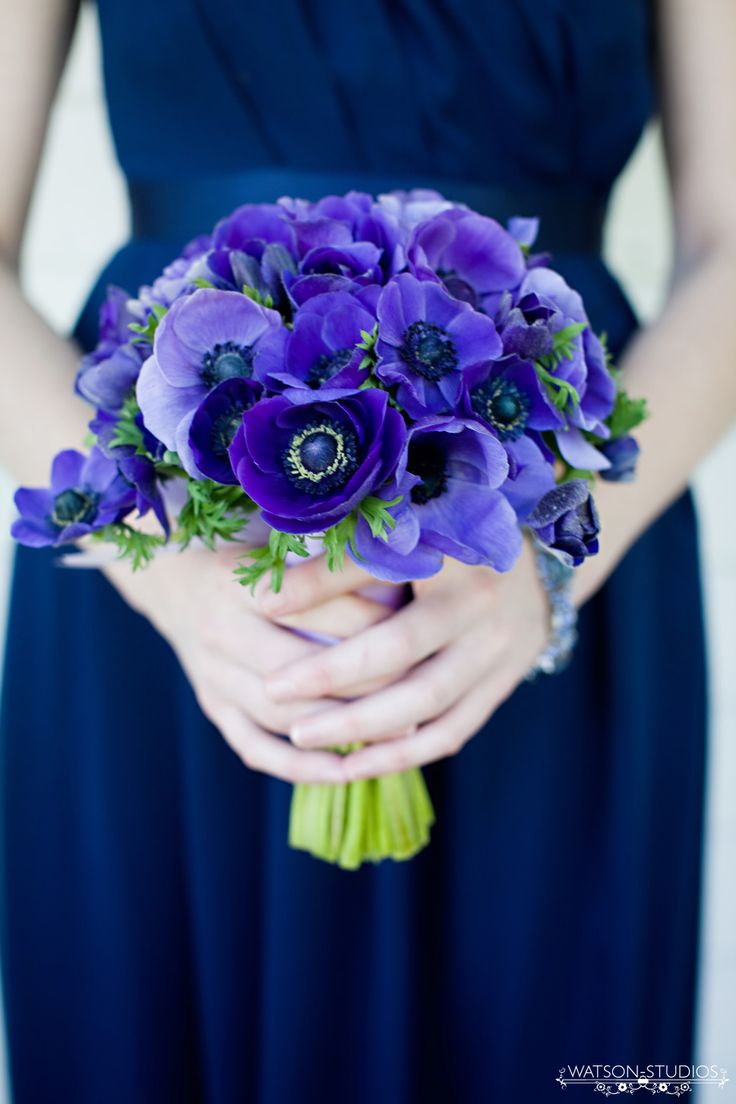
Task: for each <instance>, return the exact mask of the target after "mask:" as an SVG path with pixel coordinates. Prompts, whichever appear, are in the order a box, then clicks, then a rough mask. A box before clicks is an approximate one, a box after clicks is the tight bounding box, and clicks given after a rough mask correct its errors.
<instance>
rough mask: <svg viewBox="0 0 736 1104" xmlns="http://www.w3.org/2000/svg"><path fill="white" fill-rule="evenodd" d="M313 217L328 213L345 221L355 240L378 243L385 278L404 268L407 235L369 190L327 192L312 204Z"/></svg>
mask: <svg viewBox="0 0 736 1104" xmlns="http://www.w3.org/2000/svg"><path fill="white" fill-rule="evenodd" d="M310 217H311V218H314V217H325V218H328V219H332V220H334V221H336V222H340V223H343V224H344V225H346V226H347V227H348V229H349V231H350V235H351V238H352V240H353V241H354V242H371V243H372V244H373V245H375V246H378V248H379V249H380V251H381V257H380V266H381V273H382V277H383V279H388V277H390V276H393V275H394V274H395V273H397V272H400V271H401V269H403V268H404V266H405V264H406V250H405V235H404V233H403V232H402V229H401V227H400V225H399V221H398V219H397V218H396V216H395V214H392V213H391V212H390V211H389V210H388V209H387V208H386V207H385V206H383V205H381V204H380V203H377V202H376V200H374V198H373V196H371V195H369V194H368V193H367V192H347V193H346V194H345V195H343V196H337V195H328V196H324V198H322V199H320V200H318V201H317V202H316V203H314V204H313V205H312V207H311V210H310ZM383 279H382V281H381V282H383Z"/></svg>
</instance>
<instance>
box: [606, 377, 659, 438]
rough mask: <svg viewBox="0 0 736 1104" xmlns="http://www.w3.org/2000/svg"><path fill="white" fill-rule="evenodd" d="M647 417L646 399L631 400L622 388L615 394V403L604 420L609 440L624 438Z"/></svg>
mask: <svg viewBox="0 0 736 1104" xmlns="http://www.w3.org/2000/svg"><path fill="white" fill-rule="evenodd" d="M647 417H649V411H648V410H647V400H646V399H632V398H630V397H629V395H627V393H626V392H625V391H624V389H623V388H622V387H620V388H619V389H618V391H617V392H616V402H615V405H614V407H613V410H612V411H611V413H610V414H609V416H608V418H606V425H607V426H608V427H609V429H610V430H611V437H610V440H612V441H615V440H616V438H617V437H625V436H626V434H627V433H631V431H632V429H636V427H637V426H638V425H641V423H642V422H643V421H644V419H645V418H647Z"/></svg>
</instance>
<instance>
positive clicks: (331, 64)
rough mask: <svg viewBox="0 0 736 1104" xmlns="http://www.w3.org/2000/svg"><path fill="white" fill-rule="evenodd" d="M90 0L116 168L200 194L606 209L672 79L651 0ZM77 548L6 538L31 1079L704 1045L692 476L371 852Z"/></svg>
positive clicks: (298, 1086) (161, 1089)
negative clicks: (474, 188)
mask: <svg viewBox="0 0 736 1104" xmlns="http://www.w3.org/2000/svg"><path fill="white" fill-rule="evenodd" d="M97 6H98V10H99V17H100V22H101V29H102V39H103V49H104V75H105V82H106V94H107V99H108V105H109V113H110V119H111V124H112V129H113V134H114V138H115V143H116V148H117V153H118V156H119V159H120V163H121V166H122V168H123V171H124V172H125V173H126V175H127V177H128V178H129V179H130V180H131V181H144V182H151V181H156V180H158V179H167V180H176V181H179V182H180V184H181V190H182V194H184V193H186V195H187V209H188V211H189V213H190V214H191V210H192V204H194V205H195V208H196V204H197V202H198V200H197V196H198V194H199V192H198V189H199V187H200V184H201V180H202V178H203V177H208V178H211V177H213V176H217V175H224V176H226V175H228V174H233V173H239V174H248V173H260V174H262V175H261V177H259V179H262V180H263V179H268V173H269V172H275V173H277V174H278V176H279V179H286V180H288V178H289V173H290V172H293V173H294V174H300V179H301V180H303V179H304V174H305V173H308V174H311V179H312V180H313V187H314V189H315V191H316V193H317V194H319V188H320V173H324V174H325V175H327V174H334V173H341V174H345V176H346V178H349V179H350V180H354V182H355V186H356V187H361V186H364V185H365V182H366V181H370V180H371V179H372V178H375V177H377V176H380V177H381V178H382V179H387V178H388V179H392V178H395V179H397V180H401V181H405V180H407V179H413V180H415V182H416V184H417V185H418V186H420V185H422V184H423V183H424V182H425V181H427V180H433V181H434V180H437V179H444V180H447V181H448V189H449V192H448V194H450V193H451V191H452V183H453V181H458V182H459V181H464V182H477V183H479V184H486V185H494V186H499V187H503V188H505V189H507V190H510V189H511V190H512V189H518V190H519V192H520V193H521V192H524V193H525V194H528V193H529V192H530V191H531V190H535V189H536V190H537V191H539V192H540V193H548V192H555V193H560V192H564V193H566V194H568V195H571V196H573V197H577V198H578V199H579V200H580V203H581V204H604V203H605V201H606V199H607V196H608V193H609V191H610V188H611V186H612V184H613V182H614V180H615V179H616V177H617V175H618V174H619V172H620V171H621V169H622V167H623V165H624V164H625V162H626V160H627V158H628V156H629V154H630V152H631V150H632V149H633V147H634V145H635V144H636V141H637V139H638V137H639V134H640V132H641V129H642V126H643V124H644V123H645V121H646V120H647V118H648V116H649V114H650V112H651V110H652V102H653V92H652V76H651V53H652V49H651V41H650V39H651V27H650V25H649V5H648V4H647V3H645V0H618V2H617V3H615V4H602V3H598V4H591V3H590V2H589V0H362V2H361V3H360V4H359V5H349V4H345V3H342V2H340V0H271V2H269V3H268V4H255V3H252V2H250V0H156V3H155V4H151V3H146V4H144V3H143V2H142V0H99V2H98V5H97ZM80 171H84V170H83V167H81V166H80ZM263 174H265V176H264V175H263ZM323 190H324V189H323ZM260 198H262V199H275V198H276V196H275V195H262V196H261V197H260ZM450 198H452V195H451V194H450ZM222 213H223V214H224V213H226V212H222ZM520 213H522V214H531V213H533V212H530V211H522V212H520ZM201 229H202V231H204V230H206V229H208V226H207V225H206V224H205V225H203V226H202V227H201ZM167 234H168V235H169V236H166V235H165V234H161V235H157V233H156V227H155V226H154V227H150V226H149V227H148V228H147V231H146V235H145V236H142V235H141V234H139V235H138V236H136V237H133V238H131V240H130V241H129V242H128V243H127V244H126V245H125V246H123V248H122V249H121V250H119V251H118V252H117V253H116V254H115V256H114V257H113V258H112V259H111V261H110V263H109V265H108V266H107V267H106V268H105V270H104V272H102V273H101V274H100V278H99V280H98V281H97V283H96V286H95V287H94V288H93V289H92V291H91V292H90V295H89V298H88V301H87V302H86V304H85V306H84V309H83V310H82V311H81V314H80V319H79V324H78V326H77V328H76V333H75V336H76V338H77V339H78V340H79V341H80V342H81V343H82V344H83V345H84V346H85V347H87V348H89V347H90V346H91V345H92V344H93V343H94V341H95V329H96V319H97V311H98V308H99V305H100V302H101V299H102V296H103V294H104V291H105V288H106V286H107V284H108V283H110V282H111V283H114V284H118V285H120V286H122V287H125V288H127V289H128V290H129V291H130V292H131V293H133V292H135V291H136V290H137V288H138V286H139V285H140V284H142V283H146V282H150V281H151V280H152V278H153V277H154V276H155V275H156V274H157V272H159V271H160V269H161V268H162V267H163V265H164V264H165V263H166V262H167V261H169V260H171V259H172V258H173V257H174V256H175V255H176V253H177V252H178V250H179V247H180V246H181V245H182V244H183V240H181V241H180V240H175V237H174V236H173V235H172V234H171V231H170V230H169V229H168V228H167ZM555 263H556V264H557V265H558V266H559V267H560V269H561V270H562V271H563V273H564V274H565V275H566V277H567V278H568V280H569V281H570V282H571V283H573V284H574V286H576V287H577V288H579V290H580V291H581V293H582V294H583V296H584V297H585V299H586V302H587V304H588V306H589V309H590V313H591V317H592V321H593V324H594V326H595V327H596V328H597V329H601V330H606V331H607V333H608V336H609V343H610V344H611V346H612V348H613V349H614V351H615V352H617V351H620V350H621V349H622V348H623V346H624V344H625V342H626V340H627V339H628V337H629V336H630V335H631V333H632V331H633V329H634V328H635V325H636V322H635V318H634V315H633V313H632V310H631V308H630V306H629V305H628V303H627V301H626V299H625V296H624V294H623V293H622V291H621V289H620V288H619V286H618V284H617V283H616V281H615V279H614V277H613V276H612V275H611V274H610V272H609V271H608V270H607V269H606V267H605V265H604V263H603V261H602V260H601V258H600V256H599V255H598V254H597V253H595V252H594V251H592V250H591V251H588V252H575V251H570V252H567V253H566V252H565V251H564V250H562V251H560V252H559V253H558V254H557V255H556V257H555ZM622 493H625V490H624V491H622ZM602 539H603V540H605V533H603V536H602ZM57 558H58V557H57V555H56V554H55V553H51V552H30V551H26V550H25V549H20V550H19V552H18V555H17V560H16V566H15V575H14V582H13V592H12V602H11V610H10V621H9V628H8V639H7V650H6V661H5V671H4V681H3V699H2V712H1V714H0V717H1V720H0V756H1V758H0V767H1V770H2V786H1V804H0V939H1V946H2V955H3V963H2V964H3V982H4V996H5V1003H6V1020H7V1030H8V1040H9V1054H10V1062H11V1073H12V1080H13V1085H14V1091H15V1101H16V1104H46V1102H49V1101H52V1100H53V1101H55V1102H56V1104H67V1102H68V1104H186V1102H190V1101H191V1102H197V1104H200V1102H201V1104H295V1102H297V1101H305V1102H310V1104H311V1102H312V1101H318V1100H320V1101H323V1102H324V1104H343V1102H345V1101H350V1104H373V1102H375V1101H379V1100H380V1101H381V1102H382V1104H418V1102H419V1101H427V1100H442V1101H462V1102H467V1104H480V1102H481V1101H485V1100H499V1101H501V1100H503V1101H510V1102H520V1104H525V1102H526V1101H534V1102H535V1104H536V1102H545V1101H548V1100H549V1101H557V1100H559V1099H560V1091H561V1090H560V1086H559V1084H557V1083H556V1082H555V1078H556V1076H557V1074H558V1071H559V1070H560V1068H561V1067H563V1066H565V1065H567V1064H569V1063H577V1064H586V1063H597V1062H599V1063H602V1062H611V1063H624V1064H625V1063H629V1064H632V1063H636V1062H639V1063H640V1064H646V1063H647V1062H652V1063H656V1062H667V1063H670V1064H673V1063H676V1062H688V1061H690V1060H691V1046H692V1026H693V1025H692V1019H693V998H694V986H695V978H696V947H697V917H698V890H699V882H700V870H701V821H702V789H703V764H704V746H705V740H704V732H705V720H704V717H705V690H704V686H705V680H704V670H703V639H702V626H701V606H700V593H699V583H698V563H697V534H696V528H695V520H694V515H693V509H692V502H691V499H690V496H689V495H684V496H683V497H682V498H681V499H680V500H679V501H677V502H676V503H675V504H674V505H673V506H672V507H671V508H670V509H669V510H668V511H667V512H666V513H665V514H664V516H662V517H661V518H660V520H658V521H657V522H656V524H655V525H653V526H652V527H651V529H650V530H649V531H648V532H647V533H646V534H645V535H644V536H643V537H642V538H641V539H640V540H639V541H638V542H637V543H636V545H635V546H634V547H633V548H632V550H631V551H630V552H629V554H628V555H627V556H626V558H625V560H624V561H623V562H622V563H621V565H620V566H619V567H618V569H617V570H616V571H615V573H614V575H613V576H612V577H611V579H610V580H609V581H608V583H607V584H606V585H605V587H604V588H603V589H602V590H601V591H600V592H599V593H598V594H597V595H596V596H595V598H594V599H593V600H592V601H590V602H589V603H588V604H587V606H586V607H585V608H584V610H583V612H582V616H581V632H580V643H579V646H578V648H577V652H576V654H575V657H574V660H573V662H572V664H571V666H570V667H569V668H568V669H567V670H566V671H565V672H564V673H563V674H561V675H559V676H556V677H554V678H540V679H539V680H537V681H536V682H534V683H530V684H524V685H522V686H521V687H520V688H519V689H518V690H517V691H516V692H515V693H514V694H513V696H512V697H511V699H510V700H509V701H507V702H506V703H505V704H504V705H503V706H502V707H501V708H500V709H499V710H498V712H497V713H496V714H495V715H494V716H493V718H492V719H491V720H490V722H489V723H488V724H486V726H485V727H484V728H483V729H482V731H481V732H479V733H478V734H477V736H476V737H475V738H474V739H473V740H472V741H471V742H470V743H469V744H468V745H467V746H466V748H465V749H464V750H463V751H462V753H461V754H459V755H457V756H455V757H453V758H451V759H447V760H445V761H442V762H440V763H436V764H433V765H432V766H430V767H429V768H428V769H427V771H426V778H427V782H428V786H429V789H430V792H431V795H432V799H433V802H434V804H435V807H436V811H437V823H436V826H435V828H434V829H433V835H432V842H431V844H430V846H429V847H428V848H427V849H426V850H425V851H424V852H423V853H422V854H420V855H419V856H418V857H417V858H415V859H414V860H412V861H411V862H408V863H402V864H392V863H385V864H383V865H381V866H379V867H367V868H363V869H361V870H360V871H358V872H355V873H346V872H344V871H341V870H338V869H335V868H332V867H330V866H328V865H326V864H323V863H320V862H318V861H316V860H314V859H312V858H311V857H309V856H307V855H305V854H302V853H297V852H294V851H290V850H289V848H288V846H287V843H286V839H287V820H288V810H289V800H290V787H289V786H287V785H286V784H284V783H281V782H279V781H276V780H273V779H270V778H267V777H265V776H262V775H259V774H256V773H253V772H250V771H249V770H247V769H246V768H245V767H244V766H243V765H242V763H241V762H240V761H239V759H237V757H236V756H235V755H234V753H233V752H232V751H231V750H230V749H229V748H228V746H227V745H226V744H225V742H224V740H223V739H222V738H221V737H220V735H219V734H218V733H217V732H216V730H215V729H214V728H213V727H212V726H211V725H210V724H209V723H208V722H207V720H206V719H205V718H204V716H203V715H202V714H201V712H200V711H199V709H198V707H197V704H196V702H195V699H194V696H193V694H192V691H191V689H190V688H189V686H188V684H187V681H186V679H185V678H184V675H183V674H182V672H181V670H180V668H179V666H178V663H177V660H176V658H175V656H174V655H173V653H172V651H171V650H170V649H169V647H168V645H167V644H166V643H165V642H164V641H163V640H162V639H161V638H160V637H159V636H158V635H157V633H156V632H155V631H154V629H153V628H151V627H150V625H149V624H148V623H147V622H146V621H145V619H144V618H142V617H141V616H139V615H138V614H136V613H134V612H132V611H131V610H130V609H129V608H128V607H127V606H126V605H125V604H124V602H123V601H122V600H121V598H120V597H119V596H118V595H117V593H116V592H115V591H114V590H113V589H112V587H111V586H110V585H109V584H108V583H107V582H106V581H105V580H104V579H103V578H102V577H100V576H99V575H98V574H97V573H96V572H92V571H89V572H87V571H68V570H64V569H62V568H60V567H59V566H58V565H57V564H56V560H57ZM569 1091H576V1092H579V1094H580V1095H581V1099H582V1096H583V1095H584V1094H585V1093H587V1091H588V1090H587V1089H582V1088H581V1089H575V1090H569Z"/></svg>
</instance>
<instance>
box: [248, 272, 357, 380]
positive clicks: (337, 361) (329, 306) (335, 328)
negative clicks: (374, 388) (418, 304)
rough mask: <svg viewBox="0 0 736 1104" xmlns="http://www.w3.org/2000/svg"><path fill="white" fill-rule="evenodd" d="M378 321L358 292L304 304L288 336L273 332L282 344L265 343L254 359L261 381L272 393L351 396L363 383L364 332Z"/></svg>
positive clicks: (332, 294)
mask: <svg viewBox="0 0 736 1104" xmlns="http://www.w3.org/2000/svg"><path fill="white" fill-rule="evenodd" d="M375 324H376V318H375V315H374V314H373V313H371V311H370V310H368V309H366V307H365V306H364V305H363V302H362V301H361V297H360V293H358V294H357V295H349V294H348V293H347V292H344V291H334V292H326V293H324V294H322V295H317V296H315V297H314V298H312V299H308V300H307V302H306V303H304V305H303V306H302V307H301V309H300V310H299V311H297V313H296V316H295V318H294V328H293V330H292V331H291V332H288V331H286V330H279V331H277V332H278V334H279V337H280V340H274V341H269V342H268V345H266V344H265V343H264V347H263V353H262V355H261V356H260V357H259V359H258V365H257V371H258V376H259V378H260V379H261V380H262V381H263V382H264V383H265V384H266V386H267V387H269V388H270V389H271V390H275V391H282V390H283V389H284V388H285V387H310V388H319V387H324V386H329V387H330V388H333V389H334V388H344V389H345V390H346V391H353V390H355V389H356V388H357V387H359V386H360V384H361V383H362V382H363V380H364V379H365V378H366V373H365V372H364V371H362V370H361V368H360V363H361V361H362V359H363V357H364V356H365V349H359V348H358V344H359V343H360V342H362V341H363V337H362V332H363V331H366V332H368V333H371V332H372V330H373V328H374V326H375Z"/></svg>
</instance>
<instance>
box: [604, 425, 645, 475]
mask: <svg viewBox="0 0 736 1104" xmlns="http://www.w3.org/2000/svg"><path fill="white" fill-rule="evenodd" d="M600 451H601V452H602V453H603V455H604V456H605V458H606V460H608V462H609V464H610V465H611V466H610V468H606V469H605V470H604V471H602V472H601V478H602V479H607V480H609V482H611V483H631V481H632V480H633V479H634V478H635V477H636V464H637V461H638V459H639V445H638V444H637V442H636V440H635V439H634V438H633V437H632V436H630V435H629V434H627V435H626V436H625V437H617V438H616V439H615V440H614V441H606V442H605V443H604V444H603V445H601V448H600Z"/></svg>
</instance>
